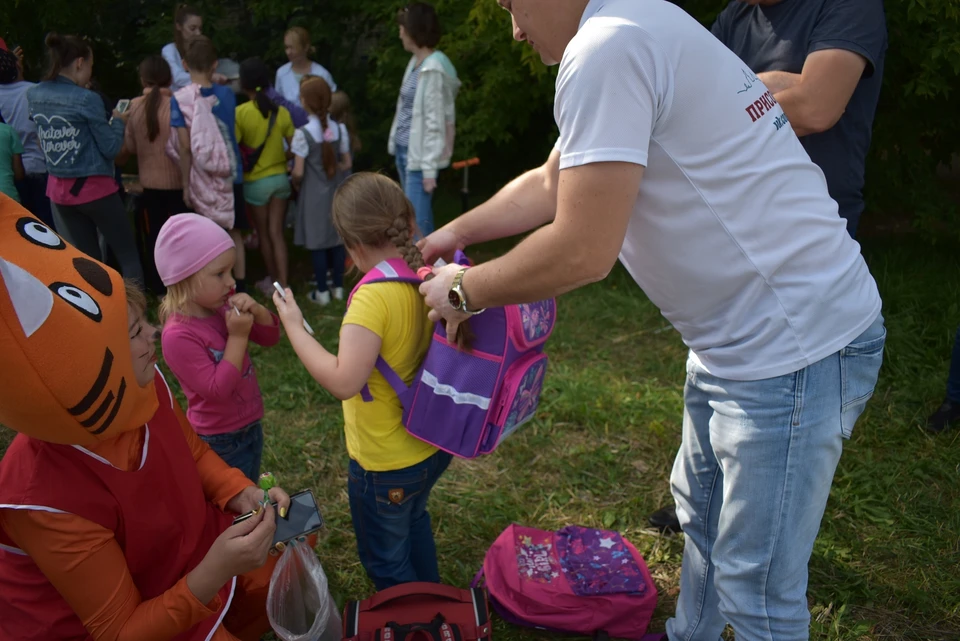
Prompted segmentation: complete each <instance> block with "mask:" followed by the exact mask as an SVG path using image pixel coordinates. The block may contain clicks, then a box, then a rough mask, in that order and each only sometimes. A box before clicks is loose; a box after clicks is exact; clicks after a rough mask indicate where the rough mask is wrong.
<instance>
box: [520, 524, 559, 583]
mask: <svg viewBox="0 0 960 641" xmlns="http://www.w3.org/2000/svg"><path fill="white" fill-rule="evenodd" d="M516 550H517V568H518V569H519V571H520V576H521V577H524V578H526V579H527V581H532V582H534V583H553V581H554V579H557V578H559V577H560V566H559V564H558V563H557V560H556V557H555V556H554V553H553V534H551V533H550V532H537V531H528V533H523V532H520V533H518V534H517V541H516Z"/></svg>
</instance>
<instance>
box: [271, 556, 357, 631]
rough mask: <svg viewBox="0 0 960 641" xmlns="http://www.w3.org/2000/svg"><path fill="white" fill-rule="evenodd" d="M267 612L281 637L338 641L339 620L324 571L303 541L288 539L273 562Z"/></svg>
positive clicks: (340, 627)
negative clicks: (274, 564)
mask: <svg viewBox="0 0 960 641" xmlns="http://www.w3.org/2000/svg"><path fill="white" fill-rule="evenodd" d="M267 616H268V617H269V619H270V626H271V627H272V628H273V631H274V632H275V633H276V635H277V637H278V638H280V639H282V640H283V641H340V638H341V631H342V627H343V624H342V623H341V619H340V613H339V612H338V611H337V604H336V602H335V601H334V600H333V595H331V594H330V589H329V588H328V586H327V575H326V574H324V572H323V567H322V566H321V565H320V561H319V559H317V555H316V553H315V552H314V551H313V550H312V549H311V548H310V546H309V545H307V544H306V543H298V542H291V543H290V544H288V545H287V547H286V549H285V550H284V551H283V554H282V555H281V557H280V560H279V561H278V562H277V566H276V567H275V568H274V570H273V576H272V577H271V578H270V591H269V592H268V593H267Z"/></svg>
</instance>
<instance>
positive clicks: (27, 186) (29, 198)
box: [16, 174, 56, 230]
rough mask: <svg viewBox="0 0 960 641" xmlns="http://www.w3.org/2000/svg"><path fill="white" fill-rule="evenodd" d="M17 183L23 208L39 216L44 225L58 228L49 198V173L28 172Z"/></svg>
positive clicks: (54, 228)
mask: <svg viewBox="0 0 960 641" xmlns="http://www.w3.org/2000/svg"><path fill="white" fill-rule="evenodd" d="M16 184H17V193H19V194H20V204H21V205H23V208H24V209H26V210H27V211H29V212H30V213H31V214H33V215H34V216H36V217H37V218H39V219H40V220H41V221H42V222H43V224H44V225H46V226H47V227H49V228H50V229H53V230H56V225H55V224H54V221H53V210H52V209H51V208H50V199H49V198H47V174H27V175H26V176H24V177H23V180H18V181H17V183H16Z"/></svg>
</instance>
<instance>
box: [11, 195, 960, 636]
mask: <svg viewBox="0 0 960 641" xmlns="http://www.w3.org/2000/svg"><path fill="white" fill-rule="evenodd" d="M448 205H449V206H446V207H443V208H445V209H446V210H448V211H453V209H454V208H455V206H454V204H453V203H452V202H450V203H448ZM503 248H504V246H503V245H501V246H499V247H486V248H481V250H480V251H478V252H476V253H477V254H478V256H479V257H480V258H481V259H482V258H488V257H490V256H492V255H494V253H495V252H496V251H500V250H502V249H503ZM957 250H958V247H957V246H955V245H952V244H951V245H948V244H943V245H941V246H935V247H931V246H929V245H928V244H925V243H923V242H921V241H919V240H917V239H915V238H913V237H912V236H898V237H896V238H889V237H874V238H868V239H867V240H866V241H864V253H865V255H866V256H867V259H868V261H869V262H870V265H871V269H872V271H873V273H874V274H875V276H876V277H877V279H878V281H879V282H880V287H881V292H882V294H883V296H884V301H885V305H884V308H885V312H884V313H885V315H886V319H887V326H888V329H889V340H888V343H887V356H886V361H885V363H884V367H883V370H882V372H881V380H880V385H879V388H878V390H877V393H876V395H875V397H874V399H873V400H872V401H871V402H870V404H869V406H868V409H867V411H866V414H865V415H864V416H863V418H861V420H860V422H859V424H858V425H857V428H856V430H855V433H854V436H853V439H852V440H851V441H849V442H848V443H847V446H846V448H845V452H844V455H843V458H842V460H841V462H840V467H839V469H838V471H837V475H836V478H835V481H834V484H833V490H832V492H831V497H830V502H829V504H828V506H827V511H826V514H825V517H824V521H823V526H822V529H821V532H820V537H819V539H818V540H817V543H816V547H815V549H814V554H813V559H812V561H811V564H810V590H809V598H810V606H811V609H812V612H813V624H812V626H813V627H812V638H815V639H831V640H841V639H842V640H854V639H856V640H863V639H918V640H919V639H938V640H939V639H951V640H953V639H960V598H958V596H957V595H960V489H958V477H960V430H956V431H953V432H949V433H947V434H944V435H941V436H939V437H931V436H928V435H927V434H926V433H925V432H924V431H923V430H922V428H921V424H922V421H923V419H924V418H925V416H926V415H927V414H928V413H929V412H930V411H931V410H932V409H933V408H934V407H935V406H936V405H937V404H938V403H939V401H940V400H941V397H942V394H943V387H944V379H945V376H946V369H947V363H948V360H949V355H950V348H951V344H952V338H953V332H954V330H955V328H956V325H957V323H958V322H960V271H958V261H957V255H958V254H957ZM293 256H294V261H295V262H296V263H297V265H296V267H295V272H296V273H297V274H298V275H300V276H302V277H306V275H307V272H308V261H306V259H305V257H302V256H299V255H298V254H296V253H295V254H294V255H293ZM296 284H297V281H296V280H295V285H296ZM297 293H298V294H304V293H305V291H304V286H303V285H301V286H300V288H299V291H298V292H297ZM301 303H302V304H303V305H304V309H305V313H306V314H307V319H308V320H309V322H310V323H311V324H312V325H313V327H314V328H315V329H316V330H317V335H318V338H319V339H320V340H321V342H322V343H323V344H324V345H325V346H327V347H328V348H330V349H333V350H335V349H336V344H337V335H338V329H339V326H340V318H341V316H342V313H343V306H342V304H341V305H332V306H330V307H328V308H325V309H319V308H316V307H313V306H311V305H310V303H309V302H305V298H301ZM548 353H549V354H550V357H551V364H550V369H549V370H548V372H549V373H548V376H547V389H546V391H545V393H544V396H543V399H542V404H541V407H540V411H539V414H538V416H537V419H536V420H535V421H534V422H532V423H531V424H528V425H527V426H525V427H524V428H523V429H522V430H521V431H520V432H518V433H517V434H516V435H514V436H513V437H512V438H511V439H510V440H508V441H507V442H506V443H505V444H504V445H503V446H502V447H501V448H500V449H499V450H498V451H497V452H496V453H495V454H494V455H492V456H488V457H485V458H482V459H479V460H475V461H461V460H457V461H454V463H453V465H451V468H450V470H449V471H448V472H447V473H446V475H445V476H444V477H443V479H442V480H441V481H440V483H439V485H438V486H437V488H436V490H435V491H434V494H433V498H432V503H431V513H432V515H433V521H434V527H435V531H436V539H437V547H438V554H439V557H440V566H441V574H442V576H443V579H444V580H445V581H446V582H447V583H450V584H454V585H461V586H465V585H467V584H468V583H469V581H470V580H471V578H472V577H473V575H474V573H475V572H476V570H477V569H478V567H479V565H480V563H481V560H482V559H483V555H484V552H485V551H486V549H487V547H488V546H489V545H490V543H491V542H492V541H493V540H494V539H495V538H496V536H497V535H498V534H499V533H500V532H501V530H503V528H504V527H506V526H507V525H509V524H510V523H511V522H518V523H522V524H525V525H531V526H536V527H540V528H544V529H556V528H560V527H562V526H564V525H568V524H581V525H587V526H595V527H605V528H615V529H618V530H620V531H622V532H624V533H625V534H626V535H627V537H628V538H629V539H630V540H631V541H632V542H633V543H634V544H636V545H637V547H638V548H639V549H640V550H641V552H642V553H643V554H644V556H645V558H646V559H647V563H648V564H649V566H650V569H651V571H652V573H653V576H654V579H655V580H656V582H657V587H658V589H659V590H660V594H661V597H660V604H659V607H658V609H657V613H656V619H655V622H654V624H653V626H652V628H651V629H652V630H659V629H662V625H663V622H664V621H665V619H666V618H667V617H668V616H670V614H671V613H672V611H673V608H674V604H675V599H676V595H677V584H678V578H679V573H680V560H681V553H682V548H683V542H682V538H680V537H664V536H660V535H658V534H656V533H653V532H651V531H648V530H645V529H644V527H645V517H646V515H647V514H648V513H649V512H650V511H652V510H654V509H656V508H658V507H660V506H661V505H664V504H666V503H667V502H668V501H670V495H669V487H668V476H669V470H670V466H671V464H672V461H673V457H674V454H675V452H676V450H677V446H678V444H679V441H680V418H681V408H682V385H683V380H684V362H685V357H686V350H685V349H684V347H683V344H682V343H681V341H680V339H679V336H678V335H677V333H676V332H674V331H673V330H672V329H670V328H669V327H668V326H667V323H666V321H665V320H664V319H663V318H662V317H661V316H660V314H659V313H658V312H657V310H656V309H655V308H654V307H653V305H651V304H650V302H649V301H648V300H647V299H646V297H645V296H644V295H643V294H642V292H641V291H640V290H639V288H637V286H636V285H635V284H634V283H633V281H632V280H631V279H630V277H629V276H628V275H627V274H626V272H625V271H624V270H623V269H621V268H619V267H618V268H617V269H616V270H615V271H614V273H613V274H612V275H611V276H610V278H608V279H607V280H606V281H605V282H603V283H599V284H596V285H593V286H590V287H587V288H584V289H582V290H580V291H577V292H574V293H572V294H569V295H567V296H564V297H563V298H562V299H561V300H560V302H559V322H558V326H557V331H556V333H555V334H554V337H553V338H552V339H551V342H550V343H549V344H548ZM253 358H254V361H255V363H256V365H257V368H258V375H259V379H260V383H261V386H262V389H263V394H264V398H265V400H266V406H267V410H266V417H265V420H264V424H265V427H266V445H265V452H264V462H263V469H264V470H270V471H273V472H274V473H275V474H276V475H277V477H278V479H279V480H280V481H281V483H282V484H283V486H284V487H285V488H286V489H288V490H290V491H291V492H292V491H295V490H299V489H303V488H312V489H313V490H314V491H315V492H316V493H317V496H318V499H319V501H320V505H321V509H322V510H323V512H324V514H325V517H326V519H327V523H328V526H327V530H326V533H325V534H324V535H323V537H322V540H321V542H320V545H319V547H318V553H319V555H320V558H321V561H322V562H323V564H324V567H325V569H326V571H327V574H328V576H329V577H330V580H331V585H332V589H333V591H334V595H335V596H336V598H337V600H338V601H339V602H340V603H342V602H343V600H344V599H346V598H355V597H362V596H366V595H368V594H369V593H371V591H372V587H371V584H370V583H369V582H368V581H367V579H366V577H365V575H364V572H363V569H362V568H361V566H360V563H359V561H358V559H357V555H356V549H355V542H354V537H353V532H352V528H351V525H350V515H349V509H348V505H347V494H346V469H347V465H346V464H347V456H346V452H345V448H344V439H343V430H342V418H341V411H340V405H339V403H338V402H337V401H335V399H334V398H333V397H332V396H330V395H329V394H328V393H327V392H325V391H324V390H323V389H321V388H320V387H319V386H318V385H316V384H315V383H314V382H313V380H312V379H311V378H310V376H309V375H308V374H307V372H306V371H305V370H304V369H303V368H302V367H301V365H300V363H299V362H298V360H297V358H296V356H295V355H294V353H293V351H292V350H291V349H290V347H289V344H288V343H286V342H285V341H282V342H281V344H280V345H279V346H278V347H275V348H271V349H258V348H254V351H253ZM170 378H171V380H172V377H170ZM2 438H3V437H2V435H0V439H2ZM0 447H2V443H0ZM0 451H2V450H0ZM550 637H551V635H547V634H542V633H537V632H530V631H526V630H520V629H517V628H513V627H509V626H507V625H505V624H503V623H502V622H499V621H498V622H497V625H496V628H495V638H497V639H501V640H508V641H521V640H526V639H539V638H550Z"/></svg>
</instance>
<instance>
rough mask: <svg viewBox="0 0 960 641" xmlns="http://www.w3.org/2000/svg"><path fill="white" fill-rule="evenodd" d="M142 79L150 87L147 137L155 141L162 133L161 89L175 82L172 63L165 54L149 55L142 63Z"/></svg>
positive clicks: (146, 112) (147, 103) (147, 108)
mask: <svg viewBox="0 0 960 641" xmlns="http://www.w3.org/2000/svg"><path fill="white" fill-rule="evenodd" d="M140 80H141V81H142V82H143V85H144V86H145V87H150V93H148V94H147V99H146V101H145V102H144V108H145V114H146V117H147V138H148V139H149V140H150V142H153V141H155V140H156V139H157V136H159V135H160V102H161V93H160V90H161V89H163V88H165V87H169V86H170V84H171V83H172V82H173V74H171V73H170V65H169V64H168V63H167V61H166V60H164V59H163V56H158V55H152V56H148V57H147V58H145V59H144V61H143V62H141V63H140Z"/></svg>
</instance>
